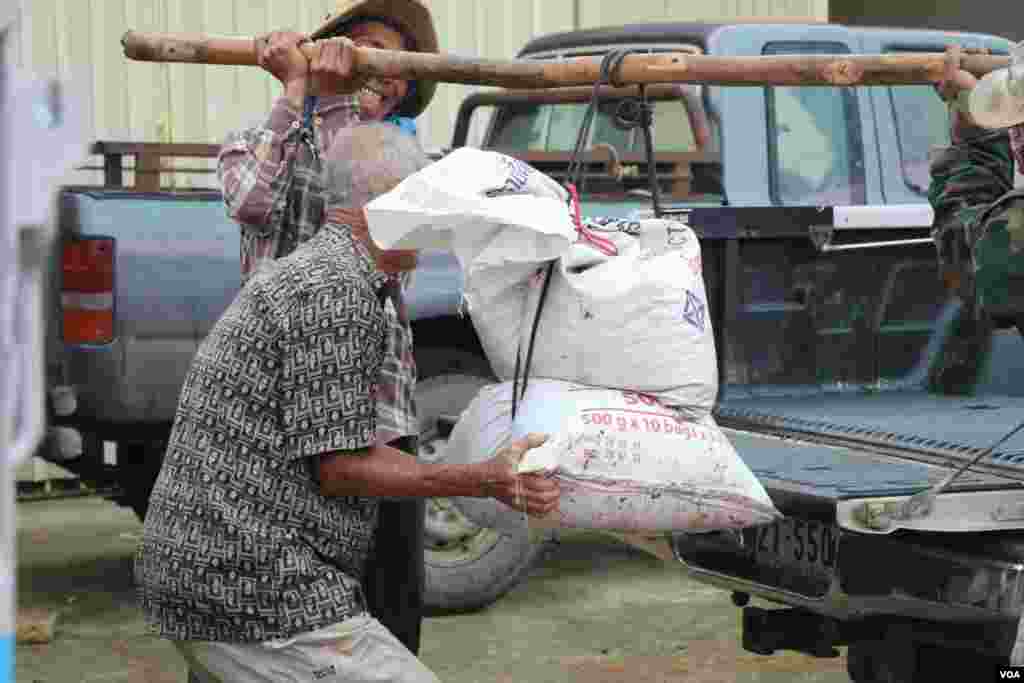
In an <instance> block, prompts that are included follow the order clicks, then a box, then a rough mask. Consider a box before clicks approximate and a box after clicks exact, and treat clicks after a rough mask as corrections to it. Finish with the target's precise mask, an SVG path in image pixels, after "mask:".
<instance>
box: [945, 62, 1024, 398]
mask: <svg viewBox="0 0 1024 683" xmlns="http://www.w3.org/2000/svg"><path fill="white" fill-rule="evenodd" d="M960 54H961V51H960V49H959V48H951V49H950V50H949V52H948V59H947V71H946V76H945V79H944V80H943V82H942V83H940V84H939V85H938V86H937V90H938V92H939V96H940V97H942V99H943V100H944V101H946V102H947V103H948V106H949V110H950V137H951V143H952V144H951V145H950V146H949V147H947V148H945V149H942V150H939V152H938V154H936V155H935V157H934V158H933V161H932V164H931V176H932V181H931V186H930V188H929V191H928V198H929V201H930V202H931V205H932V207H933V208H934V210H935V223H934V228H933V237H934V239H935V244H936V247H937V249H938V257H939V264H940V268H941V271H942V275H943V279H944V280H945V282H946V285H947V287H948V288H949V289H950V290H952V291H953V292H955V293H956V294H957V295H958V296H959V298H960V300H961V301H962V302H963V306H964V309H963V310H964V315H962V316H961V317H960V320H959V322H958V326H957V329H956V330H954V334H953V335H952V336H951V340H950V343H948V344H947V345H946V346H945V348H944V352H943V358H941V359H940V362H937V363H935V364H933V368H932V373H931V381H932V384H933V386H936V387H938V388H941V390H943V391H946V392H949V393H962V392H963V391H964V390H968V389H969V386H970V385H971V384H972V383H973V380H974V379H975V378H976V377H977V370H978V366H979V364H980V363H981V362H982V360H983V359H984V357H985V355H986V351H987V348H988V345H989V344H990V342H991V334H990V333H991V330H992V329H993V328H994V327H995V328H998V327H1004V328H1005V327H1013V326H1015V325H1016V326H1017V328H1018V331H1020V332H1021V333H1022V334H1024V251H1022V249H1024V188H1015V187H1014V167H1015V165H1016V168H1017V169H1024V123H1022V124H1020V125H1017V126H1014V127H1012V128H1009V129H1001V130H988V129H985V128H981V127H980V126H978V125H977V124H976V123H975V122H974V120H973V119H972V118H971V115H970V112H969V111H968V107H967V95H968V94H969V93H970V91H971V89H973V87H974V86H975V85H976V84H977V79H976V78H975V77H974V76H973V75H971V74H970V73H967V72H966V71H963V70H962V69H960V64H959V55H960Z"/></svg>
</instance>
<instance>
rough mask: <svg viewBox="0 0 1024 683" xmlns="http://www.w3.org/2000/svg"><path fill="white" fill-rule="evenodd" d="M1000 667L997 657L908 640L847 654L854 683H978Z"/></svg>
mask: <svg viewBox="0 0 1024 683" xmlns="http://www.w3.org/2000/svg"><path fill="white" fill-rule="evenodd" d="M998 664H1000V662H999V660H998V659H997V658H994V657H987V656H984V655H981V654H979V653H976V652H971V651H968V650H962V649H957V648H949V647H942V646H939V645H929V644H923V643H915V642H913V641H912V640H909V639H906V638H896V639H893V640H884V641H868V642H859V643H851V644H850V647H849V649H848V650H847V654H846V671H847V673H848V674H849V676H850V680H851V681H853V683H924V682H925V681H937V680H946V681H968V680H976V677H977V676H978V675H979V673H978V672H981V671H990V670H993V669H994V668H995V667H996V666H997V665H998Z"/></svg>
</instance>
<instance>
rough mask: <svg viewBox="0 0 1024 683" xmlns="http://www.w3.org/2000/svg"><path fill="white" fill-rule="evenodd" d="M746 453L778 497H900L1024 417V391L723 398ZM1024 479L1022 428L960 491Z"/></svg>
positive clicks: (728, 421) (725, 416)
mask: <svg viewBox="0 0 1024 683" xmlns="http://www.w3.org/2000/svg"><path fill="white" fill-rule="evenodd" d="M717 417H718V420H719V422H720V423H721V424H722V426H723V427H726V428H731V429H734V430H738V431H731V430H730V432H729V436H730V438H731V439H732V441H733V443H734V445H735V446H736V448H737V450H738V451H739V453H740V454H741V455H742V456H743V457H744V459H745V460H746V462H747V464H748V465H749V466H750V468H751V469H752V470H753V471H754V472H755V473H757V475H758V477H759V478H761V480H762V482H763V483H764V484H765V486H766V488H768V489H769V491H770V492H772V495H773V498H779V499H780V500H779V501H777V503H778V504H781V505H783V506H785V505H787V504H791V503H792V502H794V501H793V499H794V498H795V499H801V500H803V501H804V502H810V501H811V500H817V501H819V502H822V503H824V502H826V501H827V502H831V503H833V504H834V503H835V502H837V501H839V500H842V499H847V498H864V497H875V496H902V495H909V494H912V493H915V492H917V491H919V490H921V489H923V488H926V487H927V486H929V485H930V484H932V483H934V482H935V481H937V480H939V479H941V478H942V477H943V476H945V475H946V474H947V473H948V472H949V470H950V468H954V467H956V466H958V465H960V464H962V463H965V462H968V461H970V460H971V459H973V458H974V457H975V456H976V455H978V454H979V453H981V452H982V451H983V450H985V449H986V448H987V447H988V446H989V445H990V444H991V443H993V442H995V441H996V440H997V439H998V438H999V437H1000V436H1002V435H1003V434H1005V433H1007V432H1009V431H1010V430H1011V429H1013V427H1014V426H1016V424H1017V423H1018V422H1020V421H1021V420H1022V419H1024V398H1021V397H1014V396H995V395H986V396H983V397H950V396H938V395H932V394H927V393H924V392H920V391H891V392H877V393H863V392H858V393H850V394H840V393H837V394H831V395H829V394H816V395H812V396H801V397H782V398H780V397H759V398H744V399H733V400H728V401H724V402H723V403H722V404H721V405H720V406H719V409H718V411H717ZM1021 482H1024V434H1019V435H1017V436H1015V437H1014V438H1012V439H1010V440H1009V441H1008V442H1006V443H1005V444H1003V445H1002V446H1001V447H1000V448H999V449H998V450H997V451H996V452H995V453H993V454H992V455H990V456H988V457H986V458H985V459H984V460H983V461H982V462H981V463H979V464H978V465H977V466H976V467H975V468H972V470H971V471H969V472H966V473H964V474H963V475H962V476H961V477H960V478H959V479H958V480H957V481H956V483H955V484H954V486H953V487H952V488H953V489H954V490H961V491H963V490H977V489H995V488H1016V487H1019V486H1020V485H1021Z"/></svg>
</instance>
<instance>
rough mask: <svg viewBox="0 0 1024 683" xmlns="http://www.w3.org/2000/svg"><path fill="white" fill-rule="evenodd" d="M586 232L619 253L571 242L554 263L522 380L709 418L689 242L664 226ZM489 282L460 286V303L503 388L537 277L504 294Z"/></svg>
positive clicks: (703, 305) (503, 286)
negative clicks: (558, 382)
mask: <svg viewBox="0 0 1024 683" xmlns="http://www.w3.org/2000/svg"><path fill="white" fill-rule="evenodd" d="M588 228H589V229H591V230H593V231H595V232H598V233H599V234H600V235H601V236H602V237H604V238H605V239H606V240H608V241H610V242H612V243H614V244H615V246H616V248H617V252H618V253H617V254H615V255H608V254H606V253H604V252H602V251H601V250H600V249H599V248H597V247H596V246H594V245H593V244H591V243H589V242H586V241H580V242H577V243H575V244H573V245H572V246H571V247H569V249H568V250H567V251H566V253H565V254H564V255H563V256H562V257H561V259H560V260H559V261H558V262H557V264H556V265H555V268H554V271H553V273H552V277H551V284H550V285H549V290H548V295H547V298H546V300H545V303H544V307H543V310H542V312H541V318H540V323H539V325H538V328H537V337H536V342H535V345H534V350H533V361H532V364H531V367H530V374H531V376H536V377H546V378H553V379H563V380H567V381H572V382H578V383H580V384H586V385H590V386H602V387H614V388H620V389H630V390H634V391H639V392H643V393H649V394H653V395H655V396H657V397H658V399H659V400H661V401H662V403H664V404H665V405H669V406H673V407H676V408H678V409H679V410H682V411H683V412H684V413H686V414H687V415H688V416H690V417H695V418H696V417H702V416H704V415H707V414H709V413H710V411H711V408H712V407H713V406H714V403H715V398H716V395H717V392H718V364H717V356H716V352H715V337H714V332H713V329H712V326H711V316H710V313H709V310H708V304H707V294H706V292H705V287H704V276H703V272H702V262H701V250H700V243H699V241H698V240H697V237H696V235H695V234H694V233H693V231H692V230H691V229H690V228H689V227H687V226H686V225H684V224H682V223H678V222H675V221H668V220H644V221H608V222H605V223H604V224H598V223H594V222H591V223H589V225H588ZM491 272H492V271H491V269H482V270H479V271H477V272H476V273H474V274H473V275H471V276H468V277H467V281H466V300H467V302H468V304H469V312H470V315H471V316H472V320H473V325H474V327H475V328H476V331H477V334H478V336H479V337H480V341H481V344H482V346H483V348H484V351H485V352H486V354H487V357H488V359H489V360H490V362H491V366H492V367H493V369H494V371H495V374H496V375H497V376H498V377H499V378H501V379H503V380H509V379H512V378H513V376H514V370H515V366H516V356H517V353H518V354H520V357H521V359H522V361H523V362H525V358H526V353H527V349H528V348H529V342H530V336H531V334H532V330H533V319H534V316H535V314H536V312H537V304H538V301H539V298H540V293H541V291H542V287H543V283H544V276H543V275H542V274H540V273H537V271H536V270H535V271H534V273H533V276H532V277H528V278H527V279H526V280H523V281H521V282H518V283H514V284H512V285H509V283H508V281H507V280H505V279H501V278H495V277H491V276H490V274H491ZM499 282H500V286H499V285H497V284H496V283H499Z"/></svg>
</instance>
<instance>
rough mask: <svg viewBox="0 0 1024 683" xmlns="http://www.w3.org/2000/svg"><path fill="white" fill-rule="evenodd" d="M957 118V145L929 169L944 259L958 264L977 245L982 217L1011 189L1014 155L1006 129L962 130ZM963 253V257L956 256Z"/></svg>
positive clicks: (936, 230)
mask: <svg viewBox="0 0 1024 683" xmlns="http://www.w3.org/2000/svg"><path fill="white" fill-rule="evenodd" d="M957 119H958V117H954V122H953V126H952V133H953V136H952V137H953V144H952V145H950V146H949V147H947V148H945V149H942V150H939V152H938V154H937V155H936V156H935V157H934V159H933V161H932V164H931V177H932V179H931V186H930V187H929V189H928V200H929V201H930V202H931V205H932V208H933V209H934V210H935V223H934V228H933V236H934V237H935V242H936V245H937V246H938V249H939V258H940V260H941V261H942V262H943V263H944V264H947V265H954V264H955V263H956V262H958V261H961V260H962V258H963V257H964V256H965V255H966V253H968V252H965V251H964V250H965V249H966V250H969V249H970V248H972V247H973V245H974V242H975V241H976V240H977V238H978V235H977V225H976V223H977V220H978V217H979V216H980V215H981V214H982V213H983V212H985V211H986V210H988V209H989V208H990V207H991V206H992V204H993V203H994V202H996V201H997V200H998V199H999V198H1000V197H1002V196H1004V195H1005V194H1006V193H1007V192H1009V191H1010V190H1011V189H1013V168H1014V163H1013V156H1012V153H1011V150H1010V140H1009V136H1008V134H1007V132H1006V131H1005V130H999V131H986V130H982V129H978V128H973V127H968V126H963V125H962V124H958V123H957ZM957 252H959V253H957Z"/></svg>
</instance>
